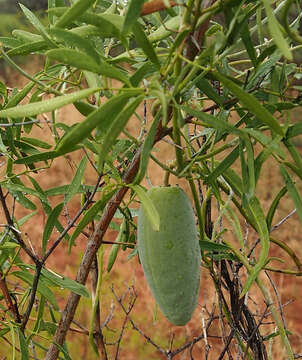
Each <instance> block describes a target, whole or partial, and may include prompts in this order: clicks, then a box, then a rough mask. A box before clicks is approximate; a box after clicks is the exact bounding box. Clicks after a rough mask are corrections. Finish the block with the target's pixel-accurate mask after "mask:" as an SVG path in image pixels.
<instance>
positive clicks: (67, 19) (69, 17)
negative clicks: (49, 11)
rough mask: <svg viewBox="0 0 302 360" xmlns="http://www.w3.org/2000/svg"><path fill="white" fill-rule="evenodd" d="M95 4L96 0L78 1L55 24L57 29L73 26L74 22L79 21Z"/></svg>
mask: <svg viewBox="0 0 302 360" xmlns="http://www.w3.org/2000/svg"><path fill="white" fill-rule="evenodd" d="M94 2H95V0H77V1H76V2H75V3H74V4H73V5H72V6H71V8H69V9H68V10H67V11H66V12H64V14H63V15H62V16H61V17H60V19H59V20H58V21H57V22H56V23H55V27H61V28H64V27H66V26H67V25H69V24H71V23H72V22H73V20H75V19H77V18H78V17H79V16H80V15H82V14H83V13H84V12H85V11H86V10H87V9H89V8H90V6H92V4H93V3H94Z"/></svg>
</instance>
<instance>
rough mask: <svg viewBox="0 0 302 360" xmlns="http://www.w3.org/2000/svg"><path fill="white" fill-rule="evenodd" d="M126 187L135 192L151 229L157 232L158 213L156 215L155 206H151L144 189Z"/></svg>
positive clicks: (134, 186) (138, 186)
mask: <svg viewBox="0 0 302 360" xmlns="http://www.w3.org/2000/svg"><path fill="white" fill-rule="evenodd" d="M128 186H129V187H130V188H131V189H132V190H134V191H135V192H136V194H137V196H138V198H139V200H140V202H141V204H142V206H143V208H144V210H145V213H146V216H147V217H148V219H149V221H150V223H151V225H152V228H153V229H154V230H155V231H159V226H160V217H159V213H158V211H157V209H156V207H155V205H154V204H153V202H152V200H151V199H150V197H149V196H148V195H147V193H146V191H145V190H144V188H142V187H141V186H140V185H128Z"/></svg>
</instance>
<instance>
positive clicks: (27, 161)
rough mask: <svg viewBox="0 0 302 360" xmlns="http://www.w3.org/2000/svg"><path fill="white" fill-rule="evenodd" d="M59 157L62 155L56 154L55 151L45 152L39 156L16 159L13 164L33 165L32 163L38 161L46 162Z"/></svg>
mask: <svg viewBox="0 0 302 360" xmlns="http://www.w3.org/2000/svg"><path fill="white" fill-rule="evenodd" d="M61 155H62V154H61V153H58V152H57V151H47V152H43V153H39V154H35V155H30V156H25V157H24V158H20V159H17V160H16V161H15V163H16V164H26V165H29V164H33V163H35V162H39V161H47V160H50V159H54V158H56V157H59V156H61Z"/></svg>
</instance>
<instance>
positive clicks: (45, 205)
mask: <svg viewBox="0 0 302 360" xmlns="http://www.w3.org/2000/svg"><path fill="white" fill-rule="evenodd" d="M28 178H29V180H30V181H31V183H32V184H33V186H34V188H35V189H36V190H37V191H38V192H39V193H42V194H43V195H44V196H45V198H47V196H48V195H47V194H46V193H45V191H43V189H42V188H41V187H40V185H39V184H38V182H37V181H36V180H35V179H34V178H32V177H31V176H28ZM41 204H42V207H43V209H44V211H45V213H46V215H47V216H49V215H50V213H51V212H52V208H51V206H50V204H49V202H48V199H47V201H45V200H42V201H41ZM55 227H56V228H57V230H58V231H59V232H60V233H62V232H63V231H64V227H63V226H62V225H61V223H60V222H59V221H58V220H55ZM64 237H65V239H66V240H68V239H69V235H68V234H65V236H64Z"/></svg>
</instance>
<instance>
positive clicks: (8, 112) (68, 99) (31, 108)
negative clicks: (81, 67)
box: [0, 88, 98, 118]
mask: <svg viewBox="0 0 302 360" xmlns="http://www.w3.org/2000/svg"><path fill="white" fill-rule="evenodd" d="M96 91H98V88H91V89H84V90H80V91H76V92H73V93H72V94H68V95H62V96H57V97H55V98H53V99H49V100H45V101H38V102H34V103H30V104H26V105H18V106H15V107H12V108H10V109H5V110H0V118H20V117H25V116H34V115H38V114H42V113H45V112H49V111H53V110H56V109H59V108H61V107H62V106H65V105H67V104H71V103H73V102H75V101H77V100H80V99H83V98H86V97H87V96H89V95H91V94H93V93H94V92H96Z"/></svg>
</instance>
